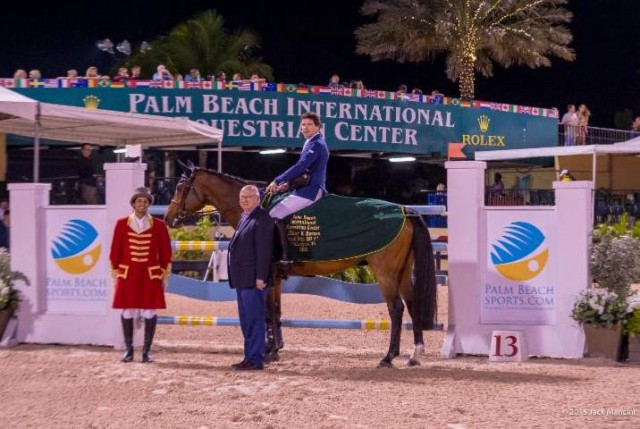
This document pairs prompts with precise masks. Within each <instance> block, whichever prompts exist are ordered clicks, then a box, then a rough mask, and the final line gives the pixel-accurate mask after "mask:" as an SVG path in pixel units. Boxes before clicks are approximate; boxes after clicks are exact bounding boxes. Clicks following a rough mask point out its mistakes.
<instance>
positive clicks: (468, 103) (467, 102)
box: [460, 100, 471, 107]
mask: <svg viewBox="0 0 640 429" xmlns="http://www.w3.org/2000/svg"><path fill="white" fill-rule="evenodd" d="M460 107H471V102H470V101H467V100H461V101H460Z"/></svg>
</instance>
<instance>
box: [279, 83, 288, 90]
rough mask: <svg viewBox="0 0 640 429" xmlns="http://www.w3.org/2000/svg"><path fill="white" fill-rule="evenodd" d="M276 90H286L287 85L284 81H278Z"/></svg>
mask: <svg viewBox="0 0 640 429" xmlns="http://www.w3.org/2000/svg"><path fill="white" fill-rule="evenodd" d="M277 86H278V92H287V85H286V84H284V83H279V84H278V85H277Z"/></svg>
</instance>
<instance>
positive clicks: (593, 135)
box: [558, 124, 640, 146]
mask: <svg viewBox="0 0 640 429" xmlns="http://www.w3.org/2000/svg"><path fill="white" fill-rule="evenodd" d="M635 137H640V132H637V131H631V130H616V129H613V128H598V127H584V126H573V125H563V124H560V125H559V126H558V146H579V145H585V144H587V145H591V144H613V143H620V142H624V141H627V140H631V139H632V138H635Z"/></svg>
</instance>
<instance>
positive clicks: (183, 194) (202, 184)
mask: <svg viewBox="0 0 640 429" xmlns="http://www.w3.org/2000/svg"><path fill="white" fill-rule="evenodd" d="M178 164H179V165H180V167H182V169H183V171H184V173H183V174H182V177H181V178H180V181H179V182H178V184H177V185H176V190H175V192H174V194H173V198H172V199H171V203H170V204H169V207H168V208H167V213H166V214H165V216H164V219H165V221H166V222H167V224H168V225H169V226H170V227H172V228H177V227H180V226H182V223H183V222H184V219H185V218H186V217H187V216H190V215H193V214H194V213H196V212H197V211H198V210H200V209H202V208H203V207H204V206H205V205H207V204H213V205H214V206H215V208H216V209H217V210H218V211H219V212H220V214H221V215H222V217H223V218H224V219H225V220H226V221H227V222H230V223H231V224H232V225H234V226H235V225H236V224H237V222H238V219H240V213H242V208H240V204H239V202H238V194H239V193H240V189H241V188H242V187H243V186H244V185H246V184H248V182H247V181H245V180H244V179H241V178H239V177H234V176H230V175H228V174H224V173H217V172H214V171H211V170H207V169H203V168H198V167H195V166H194V165H193V164H192V163H189V164H188V165H185V164H183V163H182V162H180V161H178Z"/></svg>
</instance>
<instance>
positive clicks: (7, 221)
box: [0, 208, 11, 249]
mask: <svg viewBox="0 0 640 429" xmlns="http://www.w3.org/2000/svg"><path fill="white" fill-rule="evenodd" d="M10 237H11V215H10V214H9V209H8V208H7V210H5V211H4V213H3V217H2V220H0V247H4V248H6V249H9V248H10V247H11V240H10Z"/></svg>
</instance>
